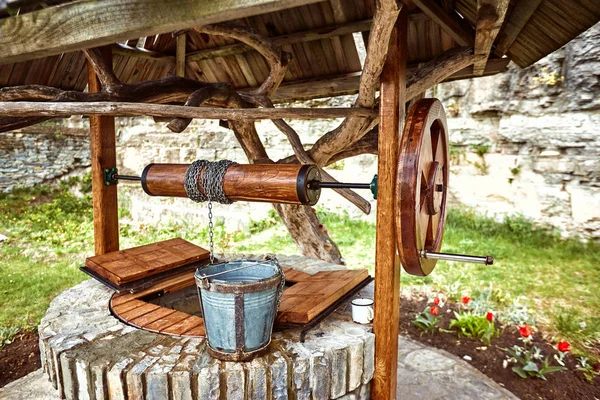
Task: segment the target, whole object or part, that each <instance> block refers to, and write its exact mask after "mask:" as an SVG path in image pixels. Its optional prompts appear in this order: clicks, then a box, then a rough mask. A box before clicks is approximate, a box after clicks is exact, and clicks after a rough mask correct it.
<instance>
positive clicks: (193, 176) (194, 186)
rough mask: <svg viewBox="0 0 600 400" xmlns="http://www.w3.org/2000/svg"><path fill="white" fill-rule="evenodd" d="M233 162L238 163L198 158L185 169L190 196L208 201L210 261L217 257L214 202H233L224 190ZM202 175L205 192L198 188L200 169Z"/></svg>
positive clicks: (196, 200) (187, 190)
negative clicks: (224, 182)
mask: <svg viewBox="0 0 600 400" xmlns="http://www.w3.org/2000/svg"><path fill="white" fill-rule="evenodd" d="M231 164H237V163H236V162H233V161H229V160H219V161H214V162H211V161H207V160H196V161H194V162H193V163H192V165H190V166H189V168H188V169H187V171H185V177H184V183H183V185H184V187H185V192H186V193H187V195H188V197H189V198H190V199H192V200H193V201H195V202H196V203H199V202H204V201H208V237H209V241H210V263H211V264H213V263H214V259H215V243H214V239H213V227H214V226H213V221H212V220H213V214H212V202H213V201H216V202H218V203H221V204H231V203H233V202H232V201H231V200H230V199H229V198H228V197H227V196H226V195H225V192H224V191H223V178H224V177H225V173H226V172H227V168H229V166H230V165H231ZM202 169H204V172H202V177H201V179H200V184H201V185H202V189H203V190H204V193H202V192H201V191H200V189H198V176H199V175H200V171H202Z"/></svg>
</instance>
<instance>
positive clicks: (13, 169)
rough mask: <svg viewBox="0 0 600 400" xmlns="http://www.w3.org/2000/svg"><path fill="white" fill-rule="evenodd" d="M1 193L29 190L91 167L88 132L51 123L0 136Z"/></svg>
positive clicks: (65, 124) (62, 124) (63, 124)
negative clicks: (27, 188) (22, 188)
mask: <svg viewBox="0 0 600 400" xmlns="http://www.w3.org/2000/svg"><path fill="white" fill-rule="evenodd" d="M0 160H1V162H0V192H10V191H12V190H13V189H14V188H15V187H18V186H23V187H31V186H34V185H38V184H41V183H44V182H48V181H52V180H53V179H56V178H60V177H63V176H66V175H68V174H70V173H74V172H75V173H77V172H81V171H82V169H85V168H86V167H89V166H90V146H89V130H88V129H83V128H80V127H73V126H69V124H68V123H53V122H47V123H46V124H44V125H42V124H40V125H38V126H32V127H28V128H24V129H20V130H18V131H13V132H7V133H0Z"/></svg>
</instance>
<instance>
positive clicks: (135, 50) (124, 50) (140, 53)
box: [112, 43, 175, 63]
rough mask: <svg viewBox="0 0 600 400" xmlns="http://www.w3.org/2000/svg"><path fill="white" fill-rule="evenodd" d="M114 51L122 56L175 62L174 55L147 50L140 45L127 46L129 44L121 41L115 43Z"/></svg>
mask: <svg viewBox="0 0 600 400" xmlns="http://www.w3.org/2000/svg"><path fill="white" fill-rule="evenodd" d="M112 52H113V54H118V55H120V56H125V57H133V58H143V59H146V60H153V61H164V62H169V63H174V62H175V57H174V56H169V55H166V54H164V53H160V52H158V51H151V50H146V49H142V48H139V47H132V46H127V45H125V44H121V43H115V44H113V45H112Z"/></svg>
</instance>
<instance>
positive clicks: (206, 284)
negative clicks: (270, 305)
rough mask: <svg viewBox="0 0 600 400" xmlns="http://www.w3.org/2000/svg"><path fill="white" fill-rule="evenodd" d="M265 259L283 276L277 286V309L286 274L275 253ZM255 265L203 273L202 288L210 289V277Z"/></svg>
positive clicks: (250, 265)
mask: <svg viewBox="0 0 600 400" xmlns="http://www.w3.org/2000/svg"><path fill="white" fill-rule="evenodd" d="M265 261H271V262H272V263H273V264H275V266H276V267H277V273H278V274H279V276H280V277H281V279H280V282H279V286H278V288H277V309H279V304H280V303H281V296H282V294H283V287H284V286H285V275H284V273H283V269H282V268H281V265H280V264H279V261H278V260H277V257H276V256H275V254H267V255H266V256H265ZM254 266H255V265H254V264H248V265H243V266H241V267H237V268H234V269H230V270H227V271H221V272H217V273H214V274H211V275H202V276H201V278H200V279H202V289H204V290H209V289H210V282H209V281H208V278H213V277H215V276H220V275H225V274H227V273H229V272H234V271H239V270H241V269H246V268H250V267H254Z"/></svg>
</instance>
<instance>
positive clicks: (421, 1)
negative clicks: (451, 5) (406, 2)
mask: <svg viewBox="0 0 600 400" xmlns="http://www.w3.org/2000/svg"><path fill="white" fill-rule="evenodd" d="M412 2H413V3H414V4H415V5H416V6H417V7H419V8H420V9H421V11H423V12H424V13H425V14H427V16H428V17H429V18H431V19H432V20H433V22H435V23H436V24H438V25H439V26H440V27H441V28H442V29H443V30H444V32H446V33H447V34H448V35H449V36H450V37H451V38H452V39H454V40H455V41H456V42H457V43H458V44H460V45H461V46H473V44H474V43H475V34H474V32H473V28H471V26H470V25H469V24H468V23H467V22H466V21H465V20H463V19H461V18H460V17H459V16H458V14H456V13H455V12H454V11H452V12H450V13H448V12H446V10H444V8H443V7H442V6H440V5H439V4H438V3H436V2H435V0H412Z"/></svg>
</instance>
